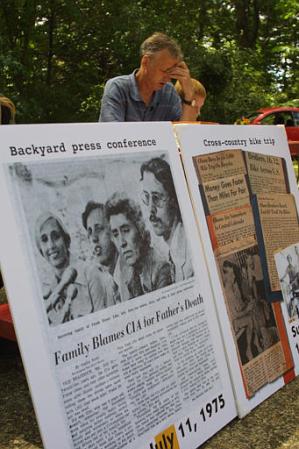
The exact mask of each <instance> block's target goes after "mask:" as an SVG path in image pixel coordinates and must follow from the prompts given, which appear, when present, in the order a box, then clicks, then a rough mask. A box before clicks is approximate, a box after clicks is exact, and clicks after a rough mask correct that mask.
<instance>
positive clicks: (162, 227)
mask: <svg viewBox="0 0 299 449" xmlns="http://www.w3.org/2000/svg"><path fill="white" fill-rule="evenodd" d="M141 195H142V201H143V203H144V204H145V206H146V213H147V218H148V219H149V221H150V223H151V225H152V227H153V230H154V232H155V234H156V235H158V236H162V237H164V239H165V240H167V239H168V237H169V235H170V231H171V228H172V224H173V221H174V217H175V214H176V209H175V208H174V207H173V204H172V203H173V202H172V201H171V198H170V197H169V195H168V193H167V192H166V190H165V189H164V187H163V185H162V183H161V182H160V181H158V180H157V179H156V177H155V175H154V174H153V173H151V172H147V171H145V172H144V173H143V180H142V193H141Z"/></svg>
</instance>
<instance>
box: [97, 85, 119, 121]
mask: <svg viewBox="0 0 299 449" xmlns="http://www.w3.org/2000/svg"><path fill="white" fill-rule="evenodd" d="M125 110H126V100H125V96H124V95H123V92H122V89H121V86H119V85H118V84H117V82H116V81H115V80H109V81H107V83H106V86H105V89H104V94H103V98H102V104H101V112H100V117H99V122H124V121H125Z"/></svg>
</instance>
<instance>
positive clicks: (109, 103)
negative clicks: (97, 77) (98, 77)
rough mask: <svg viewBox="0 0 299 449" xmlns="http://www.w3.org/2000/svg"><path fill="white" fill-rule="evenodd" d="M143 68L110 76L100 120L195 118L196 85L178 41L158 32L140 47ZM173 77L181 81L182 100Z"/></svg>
mask: <svg viewBox="0 0 299 449" xmlns="http://www.w3.org/2000/svg"><path fill="white" fill-rule="evenodd" d="M140 53H141V61H140V67H139V69H136V70H134V72H133V73H131V74H130V75H123V76H118V77H116V78H112V79H110V80H109V81H108V82H107V84H106V86H105V90H104V95H103V98H102V106H101V113H100V118H99V121H100V122H144V121H174V120H175V121H178V120H191V119H192V117H193V86H192V82H191V77H190V73H189V69H188V67H187V65H186V64H185V62H184V61H183V55H182V51H181V48H180V47H179V45H178V44H177V42H176V41H174V40H173V39H171V38H170V37H168V36H166V35H165V34H163V33H154V34H153V35H152V36H150V37H149V38H148V39H146V40H145V41H144V42H143V44H142V45H141V48H140ZM171 79H177V80H179V81H180V83H181V86H182V90H183V95H182V100H181V99H180V97H179V95H178V94H177V92H176V90H175V89H174V87H173V85H172V83H170V80H171Z"/></svg>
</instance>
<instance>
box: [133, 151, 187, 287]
mask: <svg viewBox="0 0 299 449" xmlns="http://www.w3.org/2000/svg"><path fill="white" fill-rule="evenodd" d="M140 172H141V183H142V194H141V197H142V202H143V203H144V205H145V206H146V210H147V213H148V219H149V221H150V223H151V225H152V228H153V231H154V233H155V234H156V235H157V236H161V237H163V239H164V240H165V242H166V243H167V244H168V246H169V261H170V263H171V265H172V279H173V282H179V281H182V280H184V279H188V278H190V277H192V276H193V274H194V272H193V266H192V260H191V254H190V250H189V247H188V243H187V239H186V235H185V231H184V226H183V223H182V218H181V213H180V209H179V204H178V200H177V196H176V192H175V187H174V184H173V179H172V174H171V170H170V166H169V164H168V163H167V162H166V161H165V160H164V159H161V158H159V157H157V158H153V159H151V160H150V161H148V162H144V163H143V164H142V165H141V168H140Z"/></svg>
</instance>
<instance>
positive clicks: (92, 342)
mask: <svg viewBox="0 0 299 449" xmlns="http://www.w3.org/2000/svg"><path fill="white" fill-rule="evenodd" d="M97 129H98V128H97ZM130 129H132V128H130ZM151 129H152V128H151ZM162 131H163V130H162ZM68 135H69V133H68ZM125 140H126V139H123V140H122V141H121V142H122V144H123V142H124V141H125ZM127 142H128V141H127V140H126V144H127ZM133 142H138V145H139V146H142V142H148V139H147V140H144V141H143V140H140V141H139V140H138V141H136V140H135V141H133ZM118 143H119V142H118ZM61 145H63V147H64V150H65V151H68V147H69V146H68V144H67V143H62V144H61ZM94 145H95V146H96V144H94ZM99 145H100V144H99ZM123 145H124V144H123ZM116 146H117V145H115V146H114V147H113V151H110V152H108V151H106V152H104V154H103V155H101V156H97V157H95V156H93V155H90V156H89V157H82V156H80V159H77V158H76V157H71V158H61V160H58V159H57V158H56V159H55V160H47V161H46V162H45V161H36V160H35V161H30V160H29V161H26V163H25V162H20V161H17V162H10V163H8V164H6V166H5V175H6V178H7V182H8V184H9V189H10V194H11V197H12V200H13V207H14V213H15V216H16V220H17V224H18V227H19V229H20V230H22V235H23V236H24V239H22V240H23V241H22V248H23V250H24V252H25V254H26V255H27V256H26V257H27V260H28V266H27V270H28V276H29V277H30V280H31V281H30V282H31V284H32V286H33V287H32V288H33V291H34V292H35V294H34V297H33V298H32V301H33V302H34V304H35V308H36V310H37V311H38V313H39V320H40V326H41V327H42V328H43V334H44V339H45V345H46V347H48V350H49V354H50V359H51V360H50V364H51V369H52V371H53V376H54V378H55V379H56V382H57V388H58V391H59V394H58V396H59V401H60V403H61V407H62V410H63V411H64V412H63V413H64V416H65V428H66V429H67V430H66V432H67V434H68V439H69V447H70V448H72V449H98V448H101V449H116V448H117V449H121V448H128V449H133V448H134V449H141V448H147V449H153V448H155V447H163V445H162V444H163V442H165V441H168V442H169V446H165V447H174V446H172V444H173V442H174V441H176V439H177V440H178V441H179V442H180V447H182V448H184V447H185V448H188V449H189V448H191V447H192V448H193V447H194V448H195V447H197V446H198V444H201V443H202V442H203V438H208V437H209V436H211V435H212V434H213V433H214V432H215V431H216V430H215V429H219V428H220V427H222V426H223V425H224V424H225V423H226V422H228V421H229V420H230V419H232V418H233V417H234V416H235V406H234V403H233V396H232V391H231V388H230V384H229V380H228V379H229V378H228V373H227V370H226V367H225V362H224V356H223V354H222V353H223V351H222V350H221V349H220V346H221V341H220V334H219V330H218V327H217V328H216V329H215V326H217V323H216V316H213V317H212V318H211V317H210V318H208V317H207V308H206V305H205V303H206V300H207V302H208V304H209V305H208V310H209V311H210V312H211V310H212V314H214V310H213V309H211V304H212V300H211V295H212V293H211V290H210V285H209V284H208V283H207V281H206V279H208V276H207V274H205V273H206V268H205V266H202V265H201V266H200V264H203V260H204V257H203V255H202V254H201V249H200V243H199V240H198V237H197V235H196V227H195V222H194V223H193V225H190V223H192V219H191V215H192V213H191V205H189V204H187V203H188V202H187V201H183V203H185V204H184V207H182V206H181V204H182V201H181V199H179V198H182V197H183V198H187V195H186V194H185V193H181V192H180V190H179V189H178V188H177V185H179V184H178V181H175V177H177V176H179V179H180V182H181V185H182V184H183V182H184V181H183V174H182V173H180V174H179V175H178V174H177V171H178V168H177V167H178V166H179V165H178V164H179V158H178V156H177V155H176V156H175V158H177V162H175V164H176V165H175V167H176V168H175V169H174V168H173V165H172V164H173V160H175V159H174V156H172V158H173V159H172V158H171V157H170V155H169V152H168V151H165V150H164V151H157V150H155V151H154V150H151V149H148V148H146V149H145V148H141V151H137V150H135V151H132V150H131V151H129V150H128V151H125V150H124V148H123V147H122V148H116ZM119 146H120V145H118V147H119ZM135 146H136V145H135ZM78 151H79V150H78ZM180 170H181V172H182V169H181V167H180ZM174 171H175V173H176V175H175V176H174V175H173V172H174ZM185 191H186V192H187V189H186V190H185ZM184 195H186V196H185V197H184ZM186 204H187V206H186ZM188 208H189V209H190V210H189V209H188ZM186 210H187V211H188V213H187V212H186ZM186 217H187V218H186ZM186 221H188V226H187V227H186ZM192 226H193V228H194V233H193V234H192V233H191V234H190V228H192ZM187 230H188V231H187ZM192 246H193V247H196V250H193V251H191V248H192ZM194 254H195V256H194ZM199 261H200V262H199ZM210 312H209V313H210ZM211 326H213V332H212V331H211ZM215 341H217V342H218V343H217V345H215ZM216 348H217V349H216ZM218 351H219V353H220V354H221V355H220V356H219V354H217V352H218ZM219 360H221V362H220V361H219ZM223 373H225V375H224V377H222V376H223ZM223 379H224V380H225V381H224V382H223ZM207 404H211V410H210V406H208V408H206V407H207ZM200 410H201V412H200V413H199V411H200ZM207 410H210V411H211V413H209V415H207ZM183 417H185V418H184V422H185V420H186V419H189V420H191V419H194V420H195V417H196V422H195V429H197V428H198V432H193V433H192V435H189V436H188V438H187V437H186V429H185V428H184V425H183V424H182V421H180V420H182V418H183ZM189 422H190V421H189ZM209 422H210V423H211V424H209ZM205 428H207V429H209V430H205ZM164 429H166V430H165V432H164ZM199 431H200V432H199ZM155 435H156V438H155ZM159 438H160V439H161V440H159ZM154 441H155V443H154ZM159 444H160V445H159ZM56 447H57V446H56Z"/></svg>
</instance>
